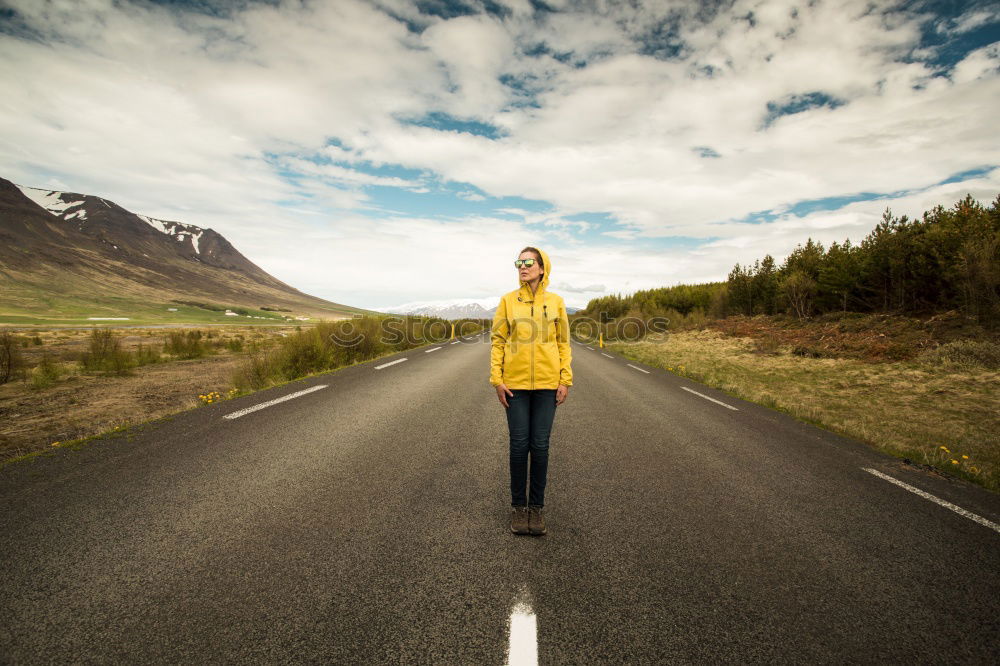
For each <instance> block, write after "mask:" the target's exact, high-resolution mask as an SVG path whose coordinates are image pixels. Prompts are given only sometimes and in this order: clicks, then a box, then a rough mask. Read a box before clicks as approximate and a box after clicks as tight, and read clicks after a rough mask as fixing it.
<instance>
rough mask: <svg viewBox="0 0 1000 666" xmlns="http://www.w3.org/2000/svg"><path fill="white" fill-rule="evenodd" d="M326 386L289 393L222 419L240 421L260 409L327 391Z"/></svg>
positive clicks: (321, 385)
mask: <svg viewBox="0 0 1000 666" xmlns="http://www.w3.org/2000/svg"><path fill="white" fill-rule="evenodd" d="M326 387H327V385H326V384H320V385H319V386H313V387H312V388H307V389H305V390H303V391H296V392H295V393H289V394H288V395H284V396H281V397H280V398H275V399H274V400H268V401H267V402H262V403H260V404H259V405H254V406H253V407H247V408H246V409H241V410H239V411H236V412H232V413H230V414H226V415H225V416H223V417H222V418H224V419H238V418H239V417H241V416H246V415H247V414H250V413H251V412H256V411H257V410H258V409H264V408H265V407H270V406H271V405H277V404H278V403H279V402H284V401H286V400H291V399H292V398H298V397H299V396H303V395H305V394H306V393H312V392H313V391H318V390H320V389H325V388H326Z"/></svg>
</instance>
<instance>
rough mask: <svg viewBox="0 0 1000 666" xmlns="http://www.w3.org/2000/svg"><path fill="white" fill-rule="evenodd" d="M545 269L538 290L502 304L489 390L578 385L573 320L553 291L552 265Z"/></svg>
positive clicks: (514, 294)
mask: <svg viewBox="0 0 1000 666" xmlns="http://www.w3.org/2000/svg"><path fill="white" fill-rule="evenodd" d="M539 252H540V253H541V255H542V263H544V264H545V266H544V269H543V270H544V271H545V273H544V274H543V275H542V280H541V282H540V283H539V284H538V290H537V291H536V292H535V293H534V294H532V293H531V287H529V286H528V283H527V282H521V286H520V287H519V288H518V289H515V290H514V291H511V292H508V293H506V294H504V295H503V296H502V297H501V298H500V304H499V305H498V306H497V311H496V314H495V315H493V327H492V331H491V335H490V339H491V341H492V343H493V345H492V347H491V349H490V384H492V385H493V386H497V385H498V384H505V385H506V386H507V388H509V389H554V388H558V387H559V385H560V384H564V385H566V386H572V385H573V371H572V369H571V368H570V362H571V361H572V356H571V352H570V347H569V317H568V316H567V315H566V304H565V303H564V302H563V299H562V296H559V295H558V294H553V293H551V292H549V291H548V286H549V278H550V277H551V276H552V261H551V260H550V259H549V255H548V254H546V253H545V251H544V250H539Z"/></svg>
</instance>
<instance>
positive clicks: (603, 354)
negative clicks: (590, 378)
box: [601, 352, 614, 358]
mask: <svg viewBox="0 0 1000 666" xmlns="http://www.w3.org/2000/svg"><path fill="white" fill-rule="evenodd" d="M601 356H607V357H608V358H614V356H612V355H611V354H605V353H604V352H601Z"/></svg>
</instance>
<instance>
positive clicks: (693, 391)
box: [681, 386, 740, 412]
mask: <svg viewBox="0 0 1000 666" xmlns="http://www.w3.org/2000/svg"><path fill="white" fill-rule="evenodd" d="M681 388H682V389H684V390H685V391H687V392H688V393H694V394H695V395H697V396H700V397H702V398H704V399H705V400H711V401H712V402H714V403H715V404H717V405H722V406H723V407H725V408H726V409H731V410H733V411H734V412H738V411H740V410H739V409H737V408H736V407H733V406H732V405H727V404H726V403H724V402H722V401H721V400H716V399H715V398H710V397H708V396H707V395H705V394H704V393H698V392H697V391H695V390H694V389H689V388H688V387H687V386H682V387H681Z"/></svg>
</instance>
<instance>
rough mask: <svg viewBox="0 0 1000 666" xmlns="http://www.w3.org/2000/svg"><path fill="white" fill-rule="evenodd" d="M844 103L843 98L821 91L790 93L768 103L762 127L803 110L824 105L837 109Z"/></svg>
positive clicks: (764, 127)
mask: <svg viewBox="0 0 1000 666" xmlns="http://www.w3.org/2000/svg"><path fill="white" fill-rule="evenodd" d="M844 104H845V102H844V101H843V100H839V99H837V98H835V97H832V96H830V95H827V94H826V93H823V92H819V91H814V92H807V93H802V94H798V95H789V96H787V97H784V98H783V99H780V100H774V101H772V102H768V103H767V115H765V116H764V121H763V123H762V125H761V129H767V128H768V127H770V126H771V125H773V124H774V121H776V120H777V119H778V118H780V117H782V116H790V115H793V114H796V113H802V112H803V111H808V110H809V109H818V108H822V107H826V108H829V109H836V108H837V107H838V106H843V105H844Z"/></svg>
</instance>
